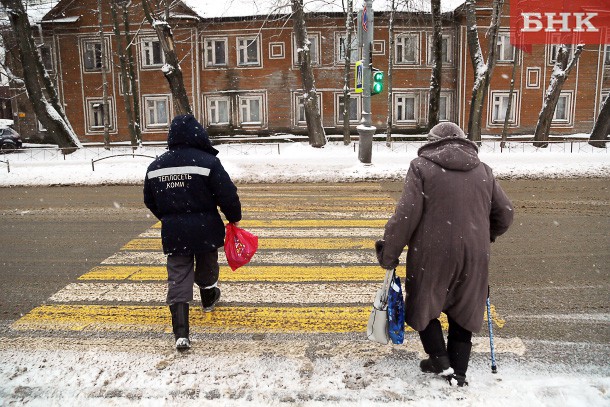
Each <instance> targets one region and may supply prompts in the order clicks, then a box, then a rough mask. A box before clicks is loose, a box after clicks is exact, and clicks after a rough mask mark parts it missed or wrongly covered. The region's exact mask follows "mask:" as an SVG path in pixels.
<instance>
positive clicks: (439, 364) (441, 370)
mask: <svg viewBox="0 0 610 407" xmlns="http://www.w3.org/2000/svg"><path fill="white" fill-rule="evenodd" d="M419 338H420V339H421V343H422V345H423V346H424V351H426V353H427V354H428V355H429V357H428V359H424V360H422V361H421V362H420V363H419V368H420V369H421V371H422V372H425V373H434V374H438V375H441V376H443V377H447V376H449V375H451V374H452V373H453V369H451V365H450V363H449V356H448V355H447V348H445V337H444V336H443V330H442V328H441V323H440V322H439V321H438V319H433V320H432V321H430V323H429V324H428V326H427V327H426V329H424V330H423V331H420V332H419Z"/></svg>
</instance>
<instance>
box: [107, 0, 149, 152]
mask: <svg viewBox="0 0 610 407" xmlns="http://www.w3.org/2000/svg"><path fill="white" fill-rule="evenodd" d="M119 3H120V4H119ZM119 7H120V8H121V10H122V13H121V17H119ZM110 10H111V13H112V23H113V30H114V36H115V38H116V43H117V54H118V57H119V67H120V70H121V86H122V87H123V102H124V105H125V112H126V114H127V122H128V128H129V136H130V139H131V146H132V147H133V148H135V147H137V146H139V145H141V144H142V132H141V128H140V113H139V110H140V107H139V106H140V104H139V94H138V89H137V86H136V83H135V68H134V63H135V62H134V59H133V53H132V52H131V48H132V45H133V43H132V38H131V34H130V31H129V13H128V11H127V10H128V9H127V2H126V1H122V0H112V1H111V3H110ZM121 18H122V21H123V26H124V30H123V31H121Z"/></svg>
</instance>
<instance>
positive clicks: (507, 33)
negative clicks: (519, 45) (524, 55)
mask: <svg viewBox="0 0 610 407" xmlns="http://www.w3.org/2000/svg"><path fill="white" fill-rule="evenodd" d="M501 38H505V39H506V40H505V41H503V42H502V44H498V42H499V41H500V39H501ZM497 46H500V47H501V48H502V49H505V48H506V47H509V48H512V50H513V56H512V58H511V59H501V58H500V56H501V55H502V52H499V51H498V52H496V55H497V56H498V63H501V64H512V63H513V62H515V55H516V52H515V47H514V46H513V45H512V44H511V43H510V31H506V30H500V31H499V32H498V38H497V39H496V47H497ZM505 52H506V50H505ZM505 52H504V53H505Z"/></svg>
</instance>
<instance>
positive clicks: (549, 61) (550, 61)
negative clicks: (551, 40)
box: [546, 44, 576, 66]
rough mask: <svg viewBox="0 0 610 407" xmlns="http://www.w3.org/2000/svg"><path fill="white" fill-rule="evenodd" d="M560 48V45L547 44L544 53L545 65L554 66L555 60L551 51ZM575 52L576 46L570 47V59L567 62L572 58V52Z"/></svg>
mask: <svg viewBox="0 0 610 407" xmlns="http://www.w3.org/2000/svg"><path fill="white" fill-rule="evenodd" d="M560 46H561V44H548V45H547V47H546V52H547V58H546V60H547V64H548V65H552V66H554V65H555V61H556V59H557V58H553V49H554V48H555V47H556V48H559V47H560ZM575 51H576V45H572V48H571V49H570V57H569V59H568V60H570V59H572V58H573V57H574V52H575Z"/></svg>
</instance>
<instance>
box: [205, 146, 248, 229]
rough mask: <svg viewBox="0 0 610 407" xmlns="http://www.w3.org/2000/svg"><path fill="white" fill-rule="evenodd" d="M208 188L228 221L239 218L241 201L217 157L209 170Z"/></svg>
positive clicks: (235, 220) (234, 220)
mask: <svg viewBox="0 0 610 407" xmlns="http://www.w3.org/2000/svg"><path fill="white" fill-rule="evenodd" d="M210 190H211V191H212V194H213V195H214V199H215V201H216V205H218V207H219V208H220V210H221V211H222V213H223V214H224V215H225V218H227V221H229V222H230V223H235V222H239V221H240V220H241V202H240V201H239V195H237V187H236V186H235V184H234V183H233V181H231V177H229V174H228V173H227V172H226V171H225V169H224V167H223V166H222V164H221V162H220V160H219V159H217V158H216V163H215V165H214V166H213V168H212V170H211V172H210Z"/></svg>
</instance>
